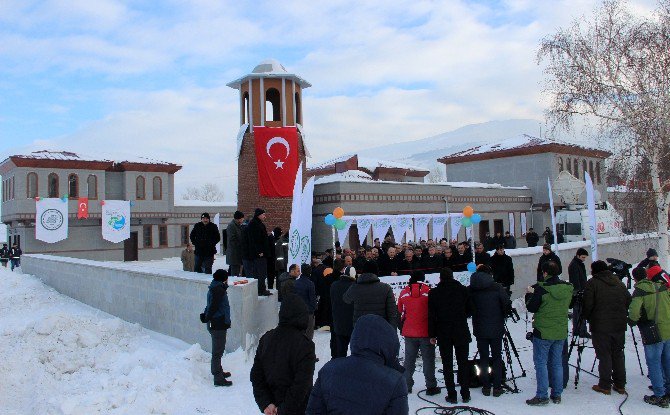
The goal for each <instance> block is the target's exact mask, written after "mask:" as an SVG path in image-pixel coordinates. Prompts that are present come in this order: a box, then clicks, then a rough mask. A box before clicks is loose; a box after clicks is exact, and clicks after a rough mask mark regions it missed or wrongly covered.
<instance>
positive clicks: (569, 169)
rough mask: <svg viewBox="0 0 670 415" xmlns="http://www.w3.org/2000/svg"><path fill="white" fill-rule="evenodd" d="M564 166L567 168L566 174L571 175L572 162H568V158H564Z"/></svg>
mask: <svg viewBox="0 0 670 415" xmlns="http://www.w3.org/2000/svg"><path fill="white" fill-rule="evenodd" d="M565 165H566V166H567V168H568V173H570V174H572V160H570V157H566V158H565Z"/></svg>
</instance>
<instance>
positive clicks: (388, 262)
mask: <svg viewBox="0 0 670 415" xmlns="http://www.w3.org/2000/svg"><path fill="white" fill-rule="evenodd" d="M384 252H386V255H384V256H380V257H379V275H381V276H382V277H388V276H390V275H398V263H399V262H400V261H399V259H398V257H397V255H396V249H395V248H394V247H390V248H388V249H387V250H386V251H384Z"/></svg>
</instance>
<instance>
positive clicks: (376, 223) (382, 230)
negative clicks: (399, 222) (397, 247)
mask: <svg viewBox="0 0 670 415" xmlns="http://www.w3.org/2000/svg"><path fill="white" fill-rule="evenodd" d="M390 227H391V217H389V216H374V217H373V220H372V238H373V239H377V238H379V240H380V241H384V238H385V237H386V233H387V232H388V230H389V228H390ZM396 242H397V241H396Z"/></svg>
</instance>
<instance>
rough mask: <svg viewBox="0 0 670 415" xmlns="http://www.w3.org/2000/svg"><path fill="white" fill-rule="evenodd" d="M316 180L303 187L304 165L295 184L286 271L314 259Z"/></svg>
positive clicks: (299, 170)
mask: <svg viewBox="0 0 670 415" xmlns="http://www.w3.org/2000/svg"><path fill="white" fill-rule="evenodd" d="M313 195H314V178H313V177H312V178H310V179H309V180H308V181H307V184H305V188H304V189H303V187H302V163H300V166H299V167H298V172H297V174H296V177H295V182H294V184H293V203H292V204H291V227H290V229H289V239H288V261H286V270H287V271H288V268H289V267H290V266H291V265H292V264H298V265H301V264H309V263H310V261H311V257H312V204H313Z"/></svg>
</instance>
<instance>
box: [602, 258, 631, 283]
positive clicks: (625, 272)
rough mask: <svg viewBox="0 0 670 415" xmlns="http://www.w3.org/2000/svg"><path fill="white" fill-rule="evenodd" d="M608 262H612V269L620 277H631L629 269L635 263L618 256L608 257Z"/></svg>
mask: <svg viewBox="0 0 670 415" xmlns="http://www.w3.org/2000/svg"><path fill="white" fill-rule="evenodd" d="M607 262H609V264H610V271H612V272H613V273H615V274H616V276H617V277H619V279H621V280H623V279H624V278H630V271H629V270H630V269H631V268H633V265H631V264H629V263H627V262H624V261H621V260H620V259H616V258H607Z"/></svg>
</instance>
